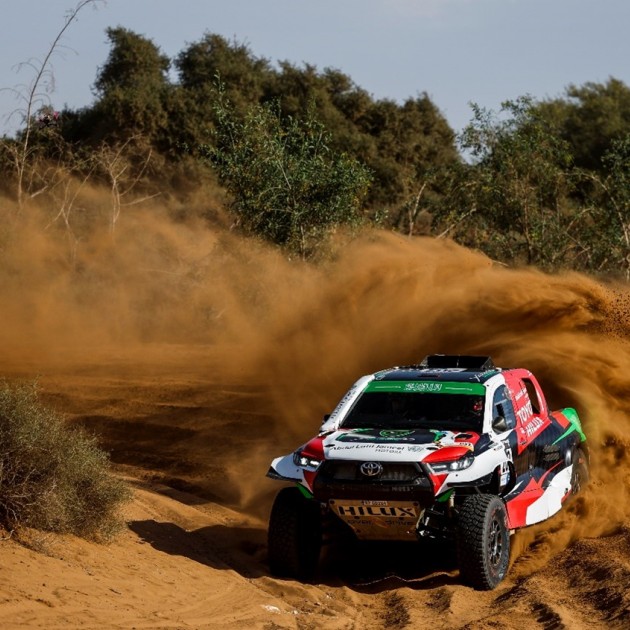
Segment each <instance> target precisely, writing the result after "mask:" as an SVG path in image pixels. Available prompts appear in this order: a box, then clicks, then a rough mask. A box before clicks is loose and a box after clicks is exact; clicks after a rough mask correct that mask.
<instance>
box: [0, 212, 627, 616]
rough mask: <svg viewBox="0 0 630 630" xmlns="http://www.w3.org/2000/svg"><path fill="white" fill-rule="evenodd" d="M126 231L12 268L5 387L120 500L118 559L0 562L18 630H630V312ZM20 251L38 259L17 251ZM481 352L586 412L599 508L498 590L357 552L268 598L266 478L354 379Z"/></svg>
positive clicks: (549, 289) (49, 551)
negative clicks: (99, 465) (78, 438)
mask: <svg viewBox="0 0 630 630" xmlns="http://www.w3.org/2000/svg"><path fill="white" fill-rule="evenodd" d="M160 216H161V215H160V213H159V212H154V213H153V214H152V215H151V216H150V217H148V216H147V215H144V216H143V215H141V214H139V215H137V216H134V217H129V218H128V220H127V222H126V223H124V225H126V227H124V229H121V232H120V233H119V234H118V235H117V237H116V241H115V243H112V242H107V241H106V239H103V238H96V237H92V238H90V239H86V240H85V243H84V244H83V245H82V247H81V248H80V249H79V250H78V257H77V258H76V259H75V260H73V261H72V262H69V261H68V258H67V255H66V253H65V252H64V251H63V250H62V249H61V247H60V246H58V245H55V242H54V239H48V240H44V239H42V238H35V237H30V238H29V239H26V240H22V241H21V243H22V245H21V246H20V247H18V246H17V245H16V246H15V247H14V248H13V249H12V248H8V249H6V250H5V252H4V256H5V261H4V262H5V265H4V272H3V274H2V278H1V282H0V295H1V296H2V302H3V304H4V311H3V314H2V317H3V326H2V327H0V341H1V342H2V344H3V347H4V348H5V352H4V354H3V357H2V358H1V359H0V367H1V369H2V373H3V375H4V377H5V378H9V379H28V380H32V379H34V378H37V379H38V381H39V384H40V388H41V392H42V397H43V398H44V400H45V401H46V402H48V403H49V404H50V405H52V406H53V407H55V408H56V409H58V410H59V411H61V412H62V413H64V414H65V415H66V416H67V418H68V420H69V422H72V423H75V424H80V425H82V426H84V427H87V428H88V429H89V430H91V431H93V432H94V433H95V434H96V435H98V436H99V440H100V441H101V444H102V445H103V447H104V448H106V449H107V450H108V451H109V452H110V453H111V457H112V461H113V462H114V464H115V467H116V470H117V473H118V474H121V475H124V476H125V477H127V478H128V479H129V483H130V484H131V485H132V487H133V488H134V500H133V502H132V503H131V504H130V505H129V507H128V509H127V512H126V515H125V516H126V520H127V528H126V530H125V532H124V533H123V534H122V535H121V537H120V538H119V539H117V540H116V541H115V542H114V543H112V544H111V545H108V546H101V545H97V544H92V543H87V542H85V541H80V540H76V539H72V538H61V539H58V538H49V539H47V540H46V541H45V548H46V552H45V553H41V552H36V551H33V550H29V549H26V548H24V547H22V546H19V545H17V544H16V543H15V542H14V541H13V540H5V541H2V542H1V543H0V562H2V566H3V571H2V572H1V573H0V625H1V626H2V627H5V628H61V627H86V628H90V627H94V628H96V627H99V628H103V627H106V628H110V627H111V628H132V627H135V628H214V627H216V628H225V627H227V628H229V627H234V628H266V629H272V628H362V627H369V628H379V627H383V628H385V627H387V628H403V627H420V628H421V627H435V628H464V627H468V628H498V627H501V628H519V629H520V628H523V627H540V628H547V629H552V628H565V627H566V628H585V627H589V628H598V627H601V628H611V627H619V628H622V627H628V625H630V501H629V500H628V491H629V489H630V455H629V453H630V449H629V446H630V438H629V437H628V436H629V435H630V411H628V410H629V409H630V346H629V345H628V333H629V331H630V319H629V312H630V311H629V310H628V305H629V304H630V298H629V296H630V293H629V292H628V291H627V289H626V288H625V287H619V286H617V287H614V286H611V285H604V284H601V283H598V282H596V281H595V280H593V279H590V278H587V277H584V276H580V275H577V274H565V275H546V274H543V273H541V272H539V271H536V270H511V269H507V268H504V267H502V266H497V265H495V264H493V263H492V262H491V261H489V260H488V259H487V258H485V257H484V256H483V255H481V254H479V253H476V252H471V251H468V250H465V249H463V248H460V247H458V246H456V245H454V244H453V243H450V242H444V241H435V240H430V239H412V240H409V239H406V238H401V237H398V236H394V235H391V234H384V233H371V234H367V235H364V236H363V237H361V238H359V239H356V240H354V241H353V242H351V243H347V244H346V245H344V247H342V248H340V249H339V252H338V253H337V255H336V256H335V259H334V262H330V263H327V264H326V265H320V266H317V267H316V266H312V265H306V264H304V263H301V262H299V261H290V262H289V261H287V260H285V259H284V258H283V257H282V256H281V255H280V254H278V253H277V252H274V251H272V250H269V249H267V248H266V247H264V246H262V245H260V244H256V243H254V242H251V241H244V240H242V239H238V238H236V237H235V236H234V235H232V234H230V233H228V232H225V231H222V230H219V229H216V230H211V229H209V228H207V227H203V226H201V225H186V224H182V223H173V222H171V221H168V220H167V219H166V218H160ZM24 243H26V245H24ZM431 352H459V353H467V352H470V353H484V354H485V353H487V354H490V355H492V356H493V358H494V359H495V362H496V363H497V364H499V365H504V366H515V365H518V366H525V367H528V368H530V369H531V370H532V371H534V372H535V373H536V374H537V375H539V377H540V379H541V381H542V383H543V386H544V387H545V389H546V390H547V391H548V392H549V393H550V397H551V403H552V405H553V406H556V407H558V406H569V405H570V406H574V407H576V408H577V409H578V410H579V412H580V415H581V417H582V418H583V422H584V426H585V430H586V433H587V435H588V437H589V440H590V444H591V447H592V458H593V479H592V483H591V486H590V488H589V489H588V491H587V492H586V493H585V494H584V495H583V496H582V497H580V498H579V499H576V500H575V501H574V502H573V503H572V505H570V506H569V507H567V508H566V509H565V510H563V512H562V513H561V514H559V515H558V516H557V517H555V518H553V519H551V520H550V521H548V522H546V523H544V524H542V525H539V526H536V527H533V528H529V529H527V530H524V531H523V532H522V533H519V534H517V535H516V537H515V539H514V541H513V545H514V549H513V554H512V566H511V569H510V573H509V575H508V578H507V579H506V580H505V582H504V583H502V584H501V585H500V587H499V588H498V589H497V590H496V591H493V592H491V593H476V592H473V591H471V590H470V589H469V588H467V587H464V586H462V585H461V584H460V583H459V581H458V575H457V570H456V567H455V564H454V559H453V557H452V552H451V551H450V550H448V549H439V550H436V549H426V548H425V549H423V548H421V547H418V548H414V549H413V550H409V549H408V548H405V549H400V548H398V547H395V546H390V547H388V548H386V549H381V548H374V549H372V550H371V551H369V552H368V553H367V554H366V552H365V550H357V549H346V550H343V553H340V554H339V555H338V556H337V557H334V558H332V557H331V558H329V559H328V561H327V562H326V564H325V566H324V568H323V569H322V572H321V575H319V576H318V577H317V579H316V580H315V581H314V583H312V584H299V583H297V582H294V581H290V580H277V579H274V578H272V577H271V576H270V575H269V572H268V567H267V564H266V541H265V538H266V519H267V516H268V513H269V509H270V506H271V501H272V498H273V494H274V493H275V492H276V491H277V490H278V485H277V484H276V483H274V482H271V481H270V480H268V479H266V478H265V472H266V470H267V467H268V465H269V461H270V460H271V458H272V457H274V456H276V455H278V454H283V453H285V452H288V451H289V450H291V449H293V448H295V447H296V446H297V445H298V444H299V443H300V442H301V441H302V440H305V439H307V438H308V437H310V435H311V434H313V433H314V432H315V431H316V430H317V428H318V427H319V423H320V420H321V417H322V415H323V414H324V413H326V412H328V411H330V410H331V409H332V406H333V405H334V404H335V402H336V401H337V399H338V397H339V396H340V395H342V394H343V392H344V391H345V390H346V389H347V387H348V386H349V385H350V384H351V383H352V382H353V381H354V380H355V379H356V377H357V376H359V375H360V374H363V373H367V372H371V371H374V370H376V369H378V368H383V367H388V366H391V365H396V364H406V363H409V362H413V361H417V360H419V359H421V358H422V356H423V355H425V354H428V353H431Z"/></svg>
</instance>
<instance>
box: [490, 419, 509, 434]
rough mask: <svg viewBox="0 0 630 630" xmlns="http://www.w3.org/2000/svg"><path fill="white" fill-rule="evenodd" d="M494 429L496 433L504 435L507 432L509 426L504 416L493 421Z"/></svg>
mask: <svg viewBox="0 0 630 630" xmlns="http://www.w3.org/2000/svg"><path fill="white" fill-rule="evenodd" d="M492 428H493V429H494V430H495V432H496V433H503V432H504V431H507V430H508V425H507V422H506V421H505V418H504V417H503V416H497V417H496V418H495V419H494V420H493V421H492Z"/></svg>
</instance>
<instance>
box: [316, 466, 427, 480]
mask: <svg viewBox="0 0 630 630" xmlns="http://www.w3.org/2000/svg"><path fill="white" fill-rule="evenodd" d="M363 463H364V462H360V461H359V462H357V461H344V460H339V461H334V460H328V461H325V462H324V463H323V464H322V466H321V468H320V469H319V475H322V476H323V477H324V478H326V480H327V481H330V482H335V481H358V482H364V483H379V484H381V483H387V482H399V483H400V482H405V483H419V482H418V481H417V480H419V479H426V476H425V475H424V473H423V472H422V469H421V468H420V466H419V465H418V464H414V463H402V464H401V463H397V462H380V463H381V466H382V467H383V471H382V472H381V473H380V474H379V475H377V476H375V477H367V476H366V475H364V474H363V473H362V472H361V464H363ZM427 481H428V480H427Z"/></svg>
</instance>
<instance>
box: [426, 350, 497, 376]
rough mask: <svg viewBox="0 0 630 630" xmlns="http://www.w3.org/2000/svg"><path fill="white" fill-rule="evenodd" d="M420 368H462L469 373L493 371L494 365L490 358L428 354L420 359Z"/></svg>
mask: <svg viewBox="0 0 630 630" xmlns="http://www.w3.org/2000/svg"><path fill="white" fill-rule="evenodd" d="M420 367H425V368H464V369H466V370H468V371H471V372H477V371H479V372H485V371H487V370H493V369H494V368H495V365H494V363H493V361H492V357H483V356H472V355H465V354H430V355H428V356H426V357H424V359H422V363H421V364H420Z"/></svg>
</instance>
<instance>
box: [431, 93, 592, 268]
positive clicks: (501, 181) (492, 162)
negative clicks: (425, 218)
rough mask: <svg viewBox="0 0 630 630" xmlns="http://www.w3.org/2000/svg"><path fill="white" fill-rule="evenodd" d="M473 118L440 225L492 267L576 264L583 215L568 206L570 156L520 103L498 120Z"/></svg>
mask: <svg viewBox="0 0 630 630" xmlns="http://www.w3.org/2000/svg"><path fill="white" fill-rule="evenodd" d="M473 113H474V118H473V120H472V122H471V123H470V124H469V125H468V126H467V127H466V129H465V130H464V131H463V133H462V135H461V137H460V142H461V146H462V149H463V150H464V151H466V152H467V153H468V155H469V156H470V158H471V160H472V164H470V165H467V166H463V167H458V168H457V169H456V171H455V172H454V178H453V180H452V181H451V190H450V194H449V195H448V199H449V204H450V205H449V210H451V211H452V210H453V208H455V213H452V212H451V213H450V214H449V212H448V211H447V212H446V213H443V214H442V215H441V217H440V218H441V221H442V225H444V224H445V220H447V221H448V222H450V226H451V227H452V228H453V231H454V233H455V234H456V235H458V236H460V237H463V238H462V240H463V241H464V243H465V244H467V245H473V246H476V247H480V248H481V249H483V250H484V251H486V252H487V253H488V254H490V255H491V256H493V257H494V258H498V259H499V260H508V261H513V262H521V263H527V264H536V265H541V266H543V267H555V266H558V265H563V264H564V265H566V264H571V263H577V262H578V261H579V259H580V258H582V259H583V258H584V257H585V256H586V255H587V253H588V252H587V248H586V246H585V245H584V243H583V241H582V235H583V233H584V229H585V226H586V219H587V214H588V210H589V209H588V208H587V207H582V208H580V207H576V206H574V205H572V201H571V199H570V194H571V192H572V190H573V188H574V186H575V180H574V178H573V171H572V161H571V154H570V151H569V149H568V146H567V144H566V142H564V141H563V140H562V139H561V138H560V137H559V136H558V133H557V130H555V129H553V128H552V127H551V126H550V125H549V124H548V122H547V121H546V120H544V119H543V118H541V117H540V116H539V115H538V112H537V110H536V107H535V103H534V102H533V101H532V100H531V99H530V98H528V97H523V98H520V99H518V100H516V101H507V102H505V103H503V105H502V108H501V115H502V116H497V115H496V114H495V113H494V112H491V111H487V110H485V109H482V108H480V107H477V106H473ZM443 210H444V208H443ZM462 217H472V220H468V221H466V223H465V224H462V223H461V218H462ZM473 222H474V226H475V229H472V230H471V229H470V228H471V223H473ZM462 225H464V226H465V228H466V232H468V234H472V240H471V239H470V237H468V238H467V237H466V235H465V233H464V232H462V230H461V229H459V228H461V226H462ZM447 229H448V226H447ZM445 233H446V232H445Z"/></svg>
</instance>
